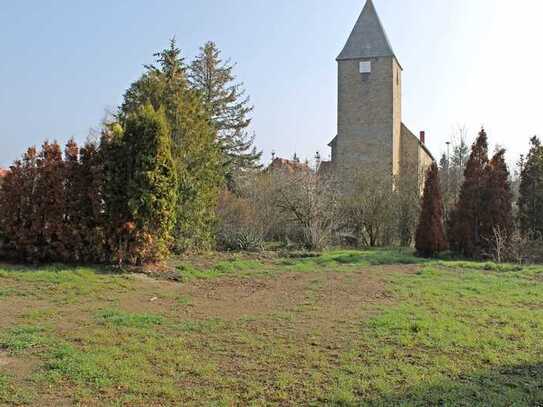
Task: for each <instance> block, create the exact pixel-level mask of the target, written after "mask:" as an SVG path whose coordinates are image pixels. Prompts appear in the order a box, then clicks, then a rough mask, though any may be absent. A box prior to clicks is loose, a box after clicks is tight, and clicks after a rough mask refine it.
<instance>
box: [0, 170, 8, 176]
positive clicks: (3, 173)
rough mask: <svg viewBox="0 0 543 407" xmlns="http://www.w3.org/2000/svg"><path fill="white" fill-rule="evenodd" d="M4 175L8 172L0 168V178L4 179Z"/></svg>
mask: <svg viewBox="0 0 543 407" xmlns="http://www.w3.org/2000/svg"><path fill="white" fill-rule="evenodd" d="M6 175H8V170H5V169H3V168H0V178H4V177H5V176H6Z"/></svg>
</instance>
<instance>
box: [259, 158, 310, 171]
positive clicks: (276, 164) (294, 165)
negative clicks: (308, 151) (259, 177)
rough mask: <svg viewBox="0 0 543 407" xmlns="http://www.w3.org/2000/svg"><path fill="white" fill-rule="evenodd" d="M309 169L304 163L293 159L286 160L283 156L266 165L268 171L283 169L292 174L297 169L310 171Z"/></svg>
mask: <svg viewBox="0 0 543 407" xmlns="http://www.w3.org/2000/svg"><path fill="white" fill-rule="evenodd" d="M310 170H311V169H310V168H309V166H308V165H307V164H305V163H300V162H298V161H294V160H286V159H284V158H276V159H274V160H273V161H272V163H271V164H270V166H269V167H268V171H285V172H286V173H288V174H293V173H296V172H299V171H310Z"/></svg>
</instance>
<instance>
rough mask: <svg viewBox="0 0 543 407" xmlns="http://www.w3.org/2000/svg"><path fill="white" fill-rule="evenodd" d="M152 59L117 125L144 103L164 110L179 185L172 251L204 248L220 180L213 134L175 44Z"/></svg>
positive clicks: (212, 222) (208, 239)
mask: <svg viewBox="0 0 543 407" xmlns="http://www.w3.org/2000/svg"><path fill="white" fill-rule="evenodd" d="M155 56H156V58H157V65H156V66H155V65H150V66H147V67H146V72H145V73H144V74H143V76H142V77H141V78H140V79H139V80H138V81H136V82H135V83H134V84H132V85H131V87H130V89H129V90H128V91H127V92H126V94H125V99H124V103H123V105H122V106H121V109H120V114H119V121H120V122H121V124H123V123H124V122H125V121H126V118H127V116H128V115H129V114H130V113H133V112H134V111H137V109H138V108H139V107H141V106H144V105H145V104H146V103H150V104H151V105H152V106H153V107H154V109H155V110H158V109H161V108H162V109H163V110H164V112H165V116H166V119H167V122H168V125H169V128H170V131H171V137H172V141H173V145H172V151H173V160H174V163H175V168H176V172H177V180H178V191H177V205H176V213H177V216H176V225H175V244H174V248H175V250H176V251H177V252H182V251H188V250H201V249H207V248H209V247H210V246H211V245H212V243H213V241H214V238H213V234H214V225H215V209H216V207H217V202H218V197H219V192H220V190H221V187H222V184H223V179H224V177H223V176H224V173H223V168H222V166H221V153H220V149H219V146H218V144H217V143H216V131H215V129H214V127H213V124H212V120H211V117H210V114H209V112H208V110H207V108H206V106H205V104H204V102H203V100H202V98H201V95H200V94H199V92H198V91H196V90H194V89H191V88H190V87H189V86H188V81H187V78H186V70H187V68H186V66H185V64H184V59H183V58H182V56H181V51H180V50H179V49H178V48H177V46H176V44H175V41H174V40H172V41H171V44H170V47H169V48H168V49H165V50H164V51H162V52H160V53H158V54H155Z"/></svg>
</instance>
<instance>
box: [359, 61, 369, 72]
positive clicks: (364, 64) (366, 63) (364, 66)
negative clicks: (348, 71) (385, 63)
mask: <svg viewBox="0 0 543 407" xmlns="http://www.w3.org/2000/svg"><path fill="white" fill-rule="evenodd" d="M360 73H361V74H368V73H371V61H362V62H360Z"/></svg>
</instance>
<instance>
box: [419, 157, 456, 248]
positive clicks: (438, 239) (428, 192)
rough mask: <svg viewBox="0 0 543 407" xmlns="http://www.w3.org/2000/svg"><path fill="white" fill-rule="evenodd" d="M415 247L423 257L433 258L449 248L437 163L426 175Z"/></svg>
mask: <svg viewBox="0 0 543 407" xmlns="http://www.w3.org/2000/svg"><path fill="white" fill-rule="evenodd" d="M415 247H416V249H417V253H418V255H419V256H422V257H433V256H435V255H436V254H437V253H439V252H442V251H444V250H446V249H447V247H448V244H447V241H446V239H445V229H444V226H443V200H442V198H441V191H440V182H439V170H438V167H437V165H436V164H435V163H434V164H433V165H432V166H431V167H430V168H429V169H428V171H427V173H426V181H425V184H424V195H423V197H422V211H421V214H420V218H419V224H418V227H417V233H416V243H415Z"/></svg>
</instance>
